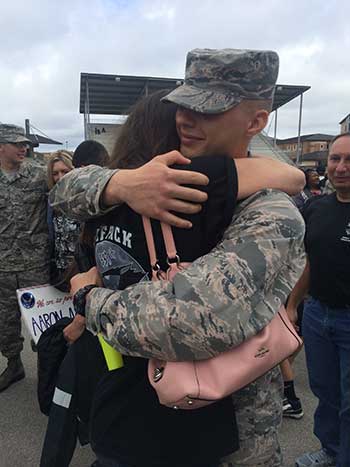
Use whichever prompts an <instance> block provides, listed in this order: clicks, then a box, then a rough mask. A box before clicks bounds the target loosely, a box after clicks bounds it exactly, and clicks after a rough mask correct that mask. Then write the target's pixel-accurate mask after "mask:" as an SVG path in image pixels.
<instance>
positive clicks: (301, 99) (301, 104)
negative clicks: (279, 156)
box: [296, 93, 303, 165]
mask: <svg viewBox="0 0 350 467" xmlns="http://www.w3.org/2000/svg"><path fill="white" fill-rule="evenodd" d="M302 112H303V93H301V94H300V106H299V126H298V147H297V160H296V162H297V165H299V162H300V156H301V144H300V133H301V116H302Z"/></svg>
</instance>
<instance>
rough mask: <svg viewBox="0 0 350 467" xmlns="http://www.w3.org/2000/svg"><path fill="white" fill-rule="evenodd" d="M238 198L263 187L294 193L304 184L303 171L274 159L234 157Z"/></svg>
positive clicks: (242, 197)
mask: <svg viewBox="0 0 350 467" xmlns="http://www.w3.org/2000/svg"><path fill="white" fill-rule="evenodd" d="M235 162H236V168H237V174H238V182H239V183H238V199H244V198H246V197H247V196H250V195H251V194H252V193H256V192H257V191H259V190H262V189H263V188H273V189H275V190H281V191H284V192H285V193H287V194H288V195H296V194H297V193H300V191H301V190H302V189H303V188H304V186H305V175H304V172H302V171H301V170H299V169H297V168H296V167H294V166H292V165H290V164H286V163H285V162H281V161H278V160H275V159H267V158H265V157H249V158H242V159H236V160H235Z"/></svg>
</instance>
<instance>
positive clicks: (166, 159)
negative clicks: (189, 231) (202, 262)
mask: <svg viewBox="0 0 350 467" xmlns="http://www.w3.org/2000/svg"><path fill="white" fill-rule="evenodd" d="M189 163H190V160H189V159H187V158H185V157H184V156H182V155H181V154H180V153H179V152H178V151H171V152H169V153H167V154H163V155H160V156H157V157H155V158H153V159H152V160H151V161H150V162H148V163H147V164H145V165H143V166H142V167H140V168H138V169H133V170H120V171H119V172H117V173H116V174H115V175H113V177H112V178H111V179H110V181H109V183H108V184H107V186H106V189H105V191H104V193H103V196H102V202H103V204H105V205H107V206H111V205H113V204H117V203H120V202H125V203H127V204H128V205H129V206H130V207H131V208H132V209H133V210H134V211H136V212H138V213H139V214H142V215H145V216H148V217H152V218H154V219H159V220H161V221H163V222H167V223H168V224H171V225H173V226H175V227H181V228H190V227H191V223H190V222H189V221H187V220H185V219H181V217H178V216H177V215H176V214H174V212H176V213H184V214H195V213H197V212H199V211H200V210H201V208H202V206H201V203H204V202H205V201H206V200H207V194H206V193H204V192H202V191H200V190H196V189H193V188H188V187H184V186H182V185H204V186H205V185H207V184H208V182H209V180H208V178H207V177H206V176H205V175H203V174H201V173H198V172H191V171H187V170H176V169H172V168H170V166H171V165H173V164H189Z"/></svg>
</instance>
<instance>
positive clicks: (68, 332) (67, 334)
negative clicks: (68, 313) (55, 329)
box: [63, 315, 85, 344]
mask: <svg viewBox="0 0 350 467" xmlns="http://www.w3.org/2000/svg"><path fill="white" fill-rule="evenodd" d="M84 331H85V318H84V316H81V315H75V317H74V319H73V321H72V322H71V323H70V324H68V326H66V327H65V328H64V329H63V336H64V338H65V339H66V341H67V342H69V343H70V344H72V343H73V342H75V341H76V340H77V339H79V337H80V336H81V335H82V334H83V332H84Z"/></svg>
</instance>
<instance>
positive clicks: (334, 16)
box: [0, 0, 350, 147]
mask: <svg viewBox="0 0 350 467" xmlns="http://www.w3.org/2000/svg"><path fill="white" fill-rule="evenodd" d="M349 10H350V7H349V6H348V3H347V2H346V1H345V0H342V1H335V0H333V1H328V2H320V1H319V0H309V1H308V2H304V1H302V0H296V1H294V2H292V1H290V0H286V1H284V2H281V1H280V0H279V1H277V0H265V1H264V2H261V1H260V0H246V1H244V2H243V0H240V1H238V0H220V2H217V1H215V0H202V1H201V2H189V1H188V0H187V1H185V0H172V1H166V0H155V1H151V0H148V1H147V0H143V1H141V0H134V1H126V0H125V1H117V0H86V1H83V0H71V1H68V0H61V1H60V2H58V1H51V2H49V1H47V0H32V1H31V2H25V1H24V0H17V1H16V2H12V3H9V2H6V4H4V5H2V6H1V12H0V35H1V36H0V37H1V40H0V59H1V60H0V97H1V100H0V102H1V106H0V121H2V122H13V123H17V124H22V125H23V122H24V119H25V118H30V119H31V121H32V122H33V124H35V125H36V126H38V127H39V128H41V129H42V130H43V131H44V132H45V133H47V134H49V135H50V136H51V137H53V138H55V139H58V140H60V141H62V142H65V141H68V144H69V146H70V147H75V146H76V145H77V144H78V143H79V142H80V141H81V140H82V138H83V121H82V116H81V115H80V114H79V78H80V73H81V72H95V73H112V74H114V73H116V74H135V75H150V76H165V77H182V76H183V73H184V64H185V55H186V52H187V51H188V50H189V49H191V48H194V47H212V48H215V47H217V48H221V47H237V48H269V49H275V50H277V51H278V52H279V54H280V58H281V69H280V76H279V80H278V81H279V82H280V83H283V84H307V85H311V86H312V88H311V90H310V91H308V92H307V93H306V94H305V96H304V111H303V127H302V130H303V132H304V133H310V132H330V133H336V132H337V131H338V128H339V127H338V122H339V120H341V119H342V118H343V117H344V116H345V115H346V114H347V113H348V112H349V111H350V109H349V107H348V102H349V101H350V87H349V78H348V75H349V63H348V59H347V53H346V52H347V50H349V45H350V36H349V33H348V17H349V12H350V11H349ZM18 12H20V14H18ZM297 118H298V102H297V101H296V102H292V103H290V104H288V105H286V106H285V107H284V108H282V109H280V111H279V131H278V136H279V137H288V136H293V135H295V134H296V131H297V125H298V120H297Z"/></svg>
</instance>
